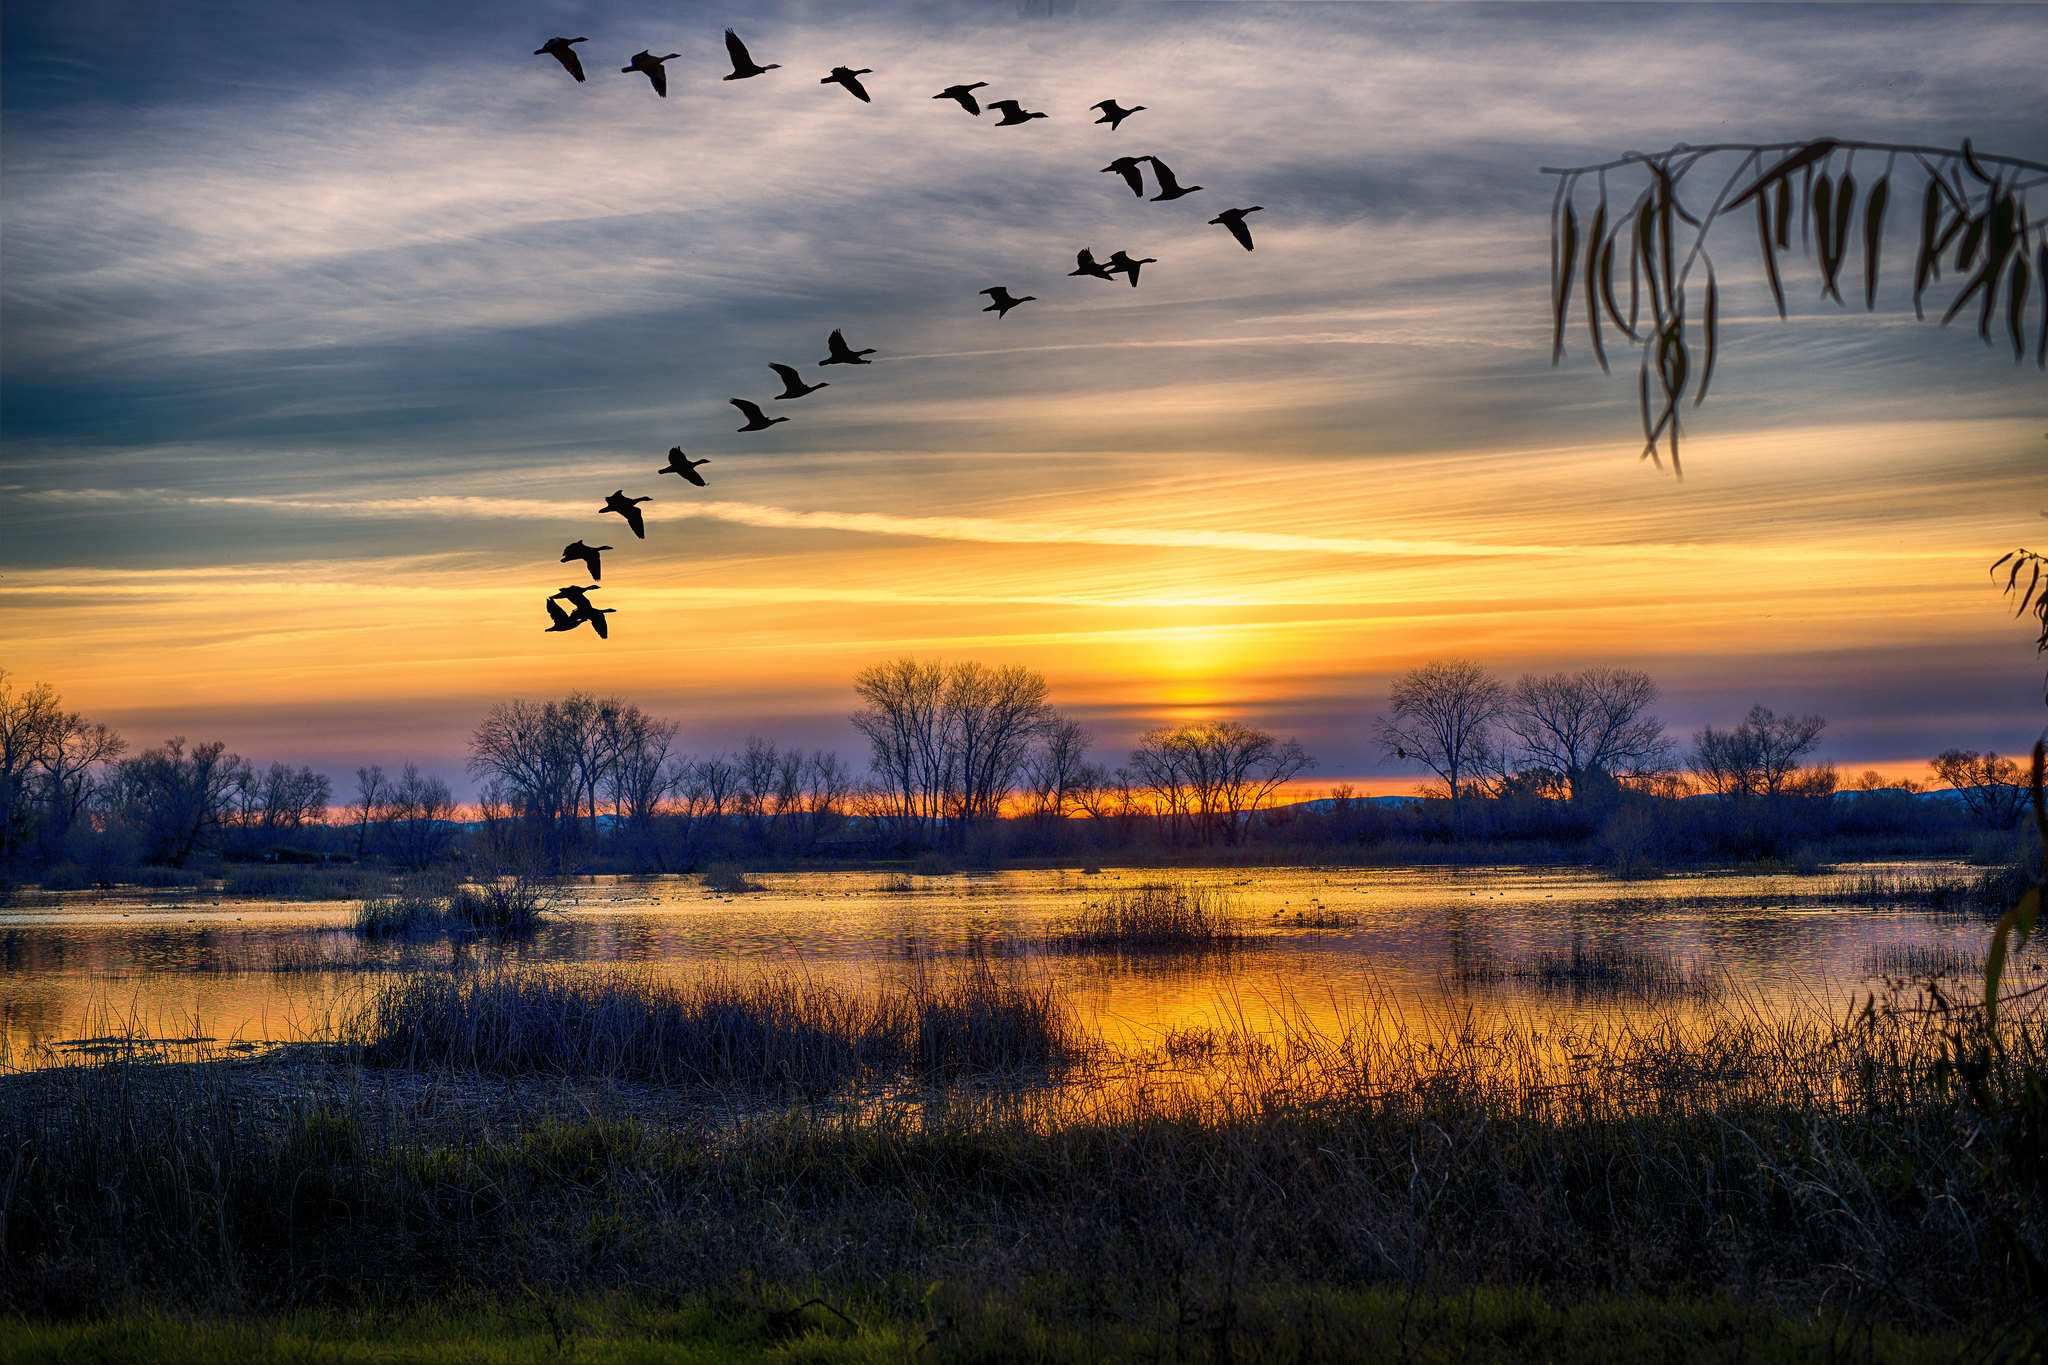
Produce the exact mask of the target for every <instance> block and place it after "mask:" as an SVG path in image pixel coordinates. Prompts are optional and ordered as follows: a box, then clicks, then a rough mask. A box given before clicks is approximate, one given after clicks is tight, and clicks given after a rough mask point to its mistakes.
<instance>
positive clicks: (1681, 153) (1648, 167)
mask: <svg viewBox="0 0 2048 1365" xmlns="http://www.w3.org/2000/svg"><path fill="white" fill-rule="evenodd" d="M1859 153H1862V154H1865V155H1866V158H1868V157H1876V156H1882V157H1883V158H1884V169H1883V171H1882V172H1881V173H1880V174H1879V176H1878V178H1877V181H1876V183H1875V184H1873V185H1871V187H1870V190H1869V192H1868V194H1866V195H1864V196H1863V198H1862V202H1861V211H1862V216H1861V224H1860V226H1861V232H1860V236H1861V238H1862V248H1863V306H1864V307H1865V308H1866V309H1869V310H1874V309H1875V308H1876V307H1877V279H1878V263H1879V257H1880V255H1881V251H1882V247H1883V244H1884V233H1885V222H1886V218H1885V215H1886V212H1887V210H1888V209H1889V207H1890V204H1891V184H1892V176H1893V173H1894V171H1895V170H1897V169H1899V168H1900V162H1901V160H1902V159H1903V160H1905V161H1908V162H1910V163H1911V166H1912V167H1917V168H1918V171H1919V173H1920V174H1921V175H1923V176H1924V177H1925V179H1926V182H1927V183H1926V190H1925V194H1924V196H1923V198H1922V203H1921V214H1920V251H1919V256H1918V259H1917V260H1916V262H1915V265H1914V271H1913V313H1914V316H1916V317H1924V316H1925V311H1924V303H1923V300H1924V298H1925V296H1926V294H1927V291H1928V289H1929V287H1930V285H1934V284H1938V283H1941V281H1942V274H1941V270H1942V260H1943V258H1944V257H1946V256H1948V254H1949V251H1950V248H1951V247H1953V248H1954V256H1953V262H1954V264H1953V267H1952V268H1953V270H1954V271H1955V274H1956V277H1957V281H1956V294H1955V297H1954V298H1953V299H1952V300H1950V302H1949V305H1948V308H1947V310H1946V311H1945V312H1944V313H1943V314H1942V319H1941V321H1942V325H1943V326H1947V325H1948V324H1949V323H1950V322H1952V321H1954V320H1955V318H1956V317H1957V315H1959V314H1960V313H1961V312H1962V311H1963V310H1964V309H1965V308H1967V307H1969V306H1970V305H1971V304H1972V303H1973V302H1974V303H1975V304H1976V306H1977V334H1978V336H1980V337H1982V338H1983V339H1984V341H1985V343H1986V344H1987V345H1988V344H1990V342H1991V328H1992V324H1993V323H1994V322H1995V321H1996V320H1997V316H1998V310H1999V307H2000V305H2001V304H2003V306H2004V308H2005V322H2006V331H2007V333H2008V334H2009V335H2010V337H2011V341H2012V349H2013V359H2014V361H2015V362H2017V361H2019V360H2020V359H2022V358H2023V357H2024V355H2025V353H2026V340H2027V338H2026V310H2027V301H2028V298H2029V295H2030V286H2031V284H2032V283H2033V281H2035V280H2038V281H2039V282H2040V286H2041V322H2040V325H2039V335H2038V338H2037V339H2036V341H2035V344H2034V363H2035V364H2036V365H2038V366H2041V367H2043V368H2048V222H2043V221H2041V220H2037V219H2035V218H2033V217H2032V216H2031V215H2030V214H2029V213H2028V212H2027V195H2028V192H2029V191H2031V190H2034V189H2038V188H2039V187H2040V186H2042V185H2044V184H2048V165H2043V164H2041V163H2039V162H2035V161H2023V160H2020V159H2018V158H2016V157H2007V156H1992V155H1986V154H1983V153H1980V152H1977V151H1976V150H1975V149H1973V148H1972V147H1971V146H1970V143H1969V140H1968V139H1967V138H1966V139H1964V141H1963V145H1962V148H1961V149H1960V150H1959V151H1950V150H1947V149H1944V148H1940V147H1920V146H1913V145H1911V144H1906V143H1887V142H1851V141H1842V140H1837V139H1834V138H1822V139H1821V140H1819V141H1817V142H1805V143H1799V142H1780V143H1715V144H1713V145H1710V146H1705V147H1692V146H1687V145H1686V144H1685V143H1679V144H1678V145H1677V146H1675V147H1673V148H1671V149H1670V150H1669V151H1664V152H1655V153H1643V152H1630V153H1628V154H1627V155H1626V156H1622V157H1619V158H1617V159H1615V160H1613V161H1607V162H1603V163H1601V164H1599V165H1596V166H1576V167H1556V166H1545V167H1543V173H1544V174H1545V175H1554V176H1556V177H1557V178H1558V184H1557V197H1556V199H1555V201H1554V203H1553V205H1552V208H1551V278H1550V287H1551V315H1552V323H1553V330H1552V340H1551V351H1550V359H1551V363H1552V364H1557V363H1558V362H1559V361H1561V360H1563V358H1564V353H1565V333H1566V332H1567V330H1568V328H1569V324H1570V323H1571V320H1572V303H1573V300H1572V294H1573V292H1574V286H1575V285H1577V284H1579V282H1580V281H1583V294H1582V298H1581V300H1580V303H1579V309H1580V311H1581V312H1583V313H1584V315H1585V319H1586V329H1587V333H1588V336H1589V338H1590V340H1591V342H1592V347H1593V356H1594V358H1595V359H1596V360H1598V361H1599V362H1600V368H1601V369H1602V370H1603V371H1605V370H1607V369H1608V362H1607V344H1608V343H1607V338H1606V337H1605V336H1604V335H1603V333H1604V331H1605V330H1606V329H1609V328H1611V329H1612V330H1613V331H1614V332H1615V333H1616V334H1617V335H1618V336H1619V338H1620V339H1621V340H1623V341H1626V342H1627V343H1628V344H1630V345H1633V346H1634V347H1636V349H1637V351H1638V352H1639V353H1640V356H1641V361H1640V364H1639V367H1638V372H1637V379H1636V393H1637V402H1638V406H1639V407H1640V408H1641V411H1642V419H1643V455H1642V457H1643V458H1644V459H1647V460H1650V461H1652V462H1654V463H1655V464H1657V465H1658V466H1659V467H1660V468H1661V467H1662V465H1663V458H1662V453H1663V451H1664V449H1665V447H1666V445H1667V443H1668V446H1669V450H1670V455H1671V467H1672V470H1673V472H1682V470H1681V467H1680V465H1679V459H1678V438H1679V425H1680V419H1679V411H1680V407H1681V405H1682V403H1683V400H1684V399H1685V397H1686V394H1687V392H1688V391H1689V390H1690V391H1691V393H1692V406H1694V407H1698V406H1699V405H1700V403H1702V402H1703V401H1705V399H1706V396H1707V386H1708V385H1709V384H1710V383H1711V382H1712V381H1713V377H1714V360H1715V355H1716V352H1717V351H1718V349H1719V345H1720V312H1721V298H1720V286H1719V282H1718V280H1717V279H1716V278H1715V273H1714V261H1713V257H1712V256H1710V255H1709V254H1708V252H1707V233H1708V232H1709V230H1711V229H1712V227H1713V225H1714V223H1715V222H1716V221H1717V220H1718V219H1719V218H1720V217H1721V216H1722V215H1723V214H1726V213H1731V212H1734V211H1736V210H1738V209H1740V208H1742V207H1743V206H1744V205H1749V204H1753V205H1754V206H1755V215H1756V233H1757V246H1758V250H1759V251H1760V252H1761V253H1762V256H1763V263H1764V277H1765V279H1766V280H1767V281H1768V283H1769V284H1770V288H1771V297H1772V299H1773V300H1774V301H1775V302H1776V303H1777V305H1778V316H1779V317H1781V318H1782V317H1784V316H1786V310H1785V286H1784V281H1783V278H1782V275H1781V273H1780V271H1779V262H1778V258H1779V256H1780V255H1781V254H1783V253H1785V252H1787V251H1789V250H1791V247H1792V225H1793V223H1794V222H1795V221H1796V222H1797V223H1798V225H1799V238H1800V246H1801V248H1802V249H1803V250H1804V249H1808V248H1809V247H1810V249H1811V254H1812V255H1813V256H1814V258H1815V264H1816V265H1817V266H1818V267H1819V275H1820V289H1821V293H1822V295H1823V296H1824V297H1827V298H1831V299H1833V300H1834V301H1835V302H1836V303H1839V304H1845V305H1846V300H1844V299H1843V297H1842V289H1841V278H1842V270H1843V266H1844V265H1845V264H1846V263H1847V260H1848V255H1849V247H1850V244H1851V241H1852V240H1853V238H1854V237H1855V236H1857V235H1859V234H1858V233H1857V232H1856V231H1855V229H1856V227H1857V226H1858V224H1857V210H1858V192H1859V186H1858V185H1857V183H1856V177H1855V174H1854V165H1855V161H1856V157H1857V155H1858V154H1859ZM1731 157H1732V158H1734V165H1733V167H1732V168H1730V169H1727V170H1726V173H1725V175H1724V176H1723V178H1722V180H1721V182H1720V185H1719V188H1718V189H1717V190H1716V191H1715V192H1714V194H1713V196H1712V199H1711V201H1710V202H1709V203H1708V204H1707V207H1706V209H1705V210H1704V212H1699V213H1696V212H1694V211H1693V210H1692V209H1689V208H1688V207H1687V205H1686V203H1685V200H1684V198H1683V191H1684V190H1685V189H1686V188H1687V187H1686V183H1685V182H1686V178H1687V177H1688V176H1689V175H1691V174H1692V173H1693V172H1694V171H1695V170H1699V171H1700V174H1701V175H1702V176H1706V175H1709V174H1710V172H1709V171H1707V170H1701V169H1700V168H1702V167H1703V166H1712V167H1715V168H1719V167H1723V166H1726V164H1727V162H1728V160H1729V158H1731ZM1866 164H1868V163H1867V160H1866ZM1610 178H1613V179H1626V180H1628V181H1630V182H1632V183H1639V182H1642V181H1647V183H1640V187H1639V188H1637V189H1636V191H1635V193H1634V195H1633V197H1632V198H1630V199H1628V200H1626V201H1621V202H1625V204H1626V207H1625V208H1621V209H1620V211H1618V212H1614V211H1612V203H1611V196H1612V195H1613V194H1614V193H1615V192H1616V190H1615V187H1613V186H1611V185H1610V183H1609V181H1610ZM1588 182H1590V184H1589V183H1588ZM1588 190H1589V191H1590V197H1591V202H1592V210H1593V211H1592V218H1591V221H1590V223H1589V224H1588V225H1587V227H1586V228H1585V230H1584V231H1583V232H1581V230H1580V218H1579V204H1578V200H1579V197H1580V195H1581V193H1582V192H1584V191H1588ZM1698 202H1699V201H1698V200H1697V199H1695V200H1694V203H1695V204H1697V203H1698ZM2030 256H2031V260H2030ZM1624 270H1625V271H1626V283H1625V285H1624V284H1623V282H1622V272H1623V271H1624ZM1696 272H1704V275H1705V288H1704V289H1703V290H1702V291H1701V293H1702V295H1703V297H1702V299H1701V306H1700V308H1699V311H1698V313H1697V314H1696V315H1695V314H1694V312H1693V310H1692V302H1693V295H1692V285H1693V283H1694V278H1695V273H1696ZM1624 288H1625V290H1626V296H1627V306H1626V307H1624V306H1623V290H1624ZM1645 305H1647V307H1648V316H1645V315H1644V307H1645ZM1695 350H1697V352H1698V353H1699V357H1700V362H1699V367H1698V383H1697V387H1696V388H1695V387H1693V381H1694V368H1693V355H1694V352H1695Z"/></svg>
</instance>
